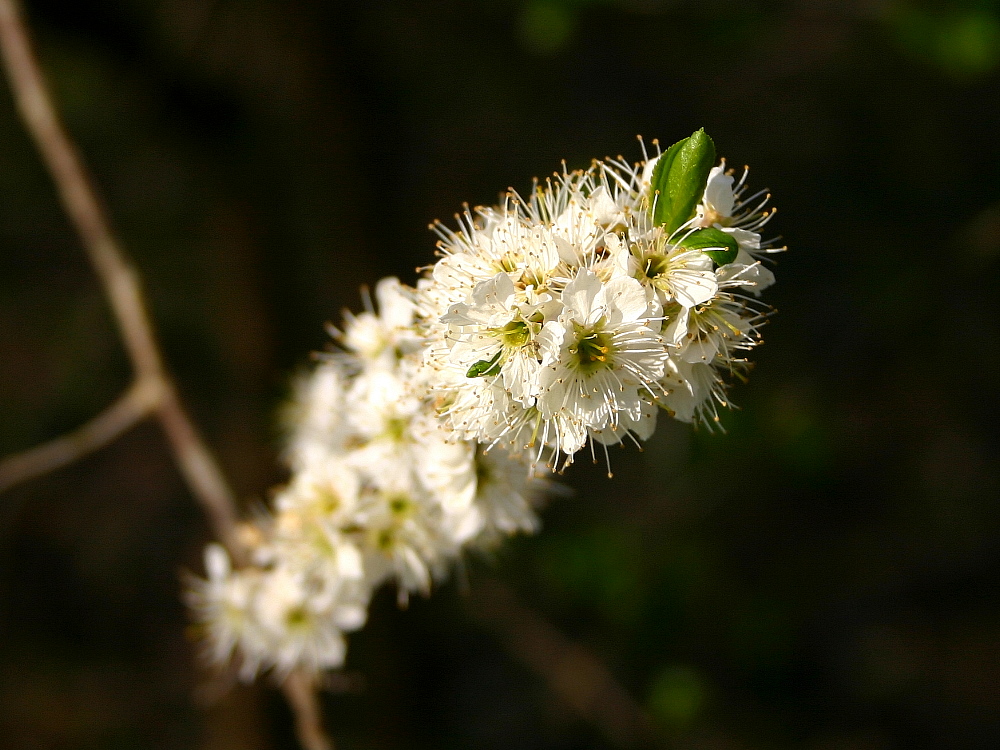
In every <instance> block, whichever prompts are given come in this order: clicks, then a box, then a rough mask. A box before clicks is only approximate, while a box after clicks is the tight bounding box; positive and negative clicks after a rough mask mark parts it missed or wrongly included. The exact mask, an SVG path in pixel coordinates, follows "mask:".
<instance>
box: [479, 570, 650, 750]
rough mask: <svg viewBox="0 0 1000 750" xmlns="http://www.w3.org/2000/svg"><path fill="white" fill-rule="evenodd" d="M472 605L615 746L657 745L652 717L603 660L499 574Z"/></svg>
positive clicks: (485, 583)
mask: <svg viewBox="0 0 1000 750" xmlns="http://www.w3.org/2000/svg"><path fill="white" fill-rule="evenodd" d="M470 604H471V606H472V613H473V614H474V615H475V616H476V617H477V619H479V620H480V621H481V622H482V623H484V624H485V625H486V626H487V627H488V628H489V629H491V630H492V631H493V632H494V633H495V634H496V635H497V636H499V637H500V638H501V639H502V640H503V642H504V643H505V645H506V646H507V648H508V649H509V650H510V652H511V653H512V654H514V656H516V657H517V658H518V659H520V660H521V662H523V663H524V665H525V666H527V667H528V668H529V669H531V670H532V671H533V672H535V673H536V674H538V675H539V676H540V677H542V679H544V680H545V682H546V684H547V685H548V687H549V689H550V690H552V692H553V693H554V694H555V695H556V696H557V697H558V698H559V699H560V700H561V701H562V702H563V703H564V704H565V705H566V706H567V707H569V708H570V709H571V710H572V711H573V712H574V713H576V714H577V715H578V716H579V717H580V718H582V719H584V720H585V721H588V722H590V723H592V724H594V725H596V726H597V728H598V729H599V730H601V733H602V734H603V735H604V736H605V737H606V738H607V739H608V740H610V741H611V742H612V743H613V744H614V745H616V746H617V747H625V748H647V747H655V746H657V745H658V744H659V743H658V742H657V737H656V733H655V730H654V729H653V725H652V722H651V721H650V719H649V716H648V715H647V714H646V712H645V711H644V710H643V708H642V706H640V705H639V704H638V703H637V702H636V701H635V700H634V699H633V698H632V697H631V696H630V695H629V694H628V692H627V691H626V690H625V689H624V688H623V687H622V686H621V684H619V682H618V681H617V680H616V679H615V677H614V675H612V674H611V672H610V670H609V669H608V668H607V667H606V666H605V665H604V663H603V662H602V661H601V660H600V659H599V658H598V657H597V656H596V655H595V654H593V653H592V652H591V651H589V650H588V649H587V648H585V647H584V646H583V645H582V644H580V643H576V642H574V641H572V640H570V639H569V638H567V637H566V636H565V635H563V634H562V633H560V632H559V630H557V629H556V628H555V627H553V626H552V624H550V623H549V622H548V621H547V620H545V619H544V618H543V617H541V616H540V615H539V614H538V613H537V612H535V611H533V610H532V609H530V608H529V607H527V606H525V605H524V604H523V603H521V601H520V600H519V599H518V598H517V595H516V594H515V593H514V592H513V591H512V590H511V589H510V587H509V586H507V585H506V584H504V583H503V582H501V581H499V580H497V579H495V578H484V579H483V580H479V581H477V582H476V585H475V586H474V587H473V593H472V597H471V601H470Z"/></svg>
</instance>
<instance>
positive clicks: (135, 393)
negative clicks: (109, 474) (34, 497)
mask: <svg viewBox="0 0 1000 750" xmlns="http://www.w3.org/2000/svg"><path fill="white" fill-rule="evenodd" d="M161 390H162V389H161V388H160V384H159V382H157V381H153V380H136V381H135V383H133V384H132V386H131V387H129V389H128V390H127V391H125V393H123V394H122V395H121V396H120V397H119V398H118V400H117V401H115V402H114V403H113V404H111V406H109V407H108V408H107V409H105V410H104V411H102V412H101V413H100V414H98V415H97V416H96V417H94V418H93V419H91V420H90V421H89V422H87V423H86V424H85V425H83V426H82V427H79V428H77V429H76V430H74V431H73V432H71V433H69V434H68V435H63V436H62V437H59V438H56V439H55V440H50V441H49V442H47V443H42V444H41V445H38V446H35V447H34V448H31V449H30V450H26V451H24V452H22V453H15V454H14V455H12V456H7V457H5V458H3V459H2V460H0V492H3V491H4V490H7V489H9V488H11V487H13V486H14V485H16V484H20V483H21V482H26V481H28V480H29V479H34V478H35V477H39V476H42V475H43V474H48V473H49V472H50V471H55V470H56V469H58V468H60V467H62V466H66V465H67V464H71V463H73V462H74V461H77V460H79V459H81V458H83V457H84V456H86V455H87V454H88V453H92V452H94V451H96V450H97V449H98V448H100V447H102V446H104V445H106V444H107V443H109V442H111V441H112V440H114V439H115V438H116V437H118V436H119V435H121V434H122V433H123V432H125V431H126V430H127V429H129V428H130V427H132V426H133V425H134V424H136V423H137V422H139V421H141V420H142V419H144V418H145V417H147V416H149V415H150V414H151V413H152V412H153V411H154V410H155V409H156V408H157V406H158V405H159V401H160V395H161Z"/></svg>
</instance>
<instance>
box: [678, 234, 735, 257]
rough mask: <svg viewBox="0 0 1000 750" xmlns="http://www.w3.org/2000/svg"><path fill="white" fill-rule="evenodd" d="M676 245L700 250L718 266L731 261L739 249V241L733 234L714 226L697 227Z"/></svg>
mask: <svg viewBox="0 0 1000 750" xmlns="http://www.w3.org/2000/svg"><path fill="white" fill-rule="evenodd" d="M677 245H678V246H679V247H686V248H689V249H691V250H701V251H702V252H703V253H705V255H707V256H708V257H709V258H711V259H712V260H714V261H715V263H716V265H720V266H724V265H726V264H727V263H732V262H733V261H734V260H736V256H737V254H738V253H739V251H740V243H739V242H737V241H736V238H735V237H733V235H731V234H728V233H726V232H723V231H722V230H721V229H716V228H715V227H707V228H705V229H697V230H695V231H694V232H691V233H689V234H688V235H686V236H685V237H684V238H683V239H681V241H680V242H678V243H677Z"/></svg>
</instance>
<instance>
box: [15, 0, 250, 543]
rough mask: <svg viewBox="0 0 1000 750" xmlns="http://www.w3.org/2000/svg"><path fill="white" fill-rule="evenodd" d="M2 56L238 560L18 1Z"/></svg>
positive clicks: (226, 496)
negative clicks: (50, 89)
mask: <svg viewBox="0 0 1000 750" xmlns="http://www.w3.org/2000/svg"><path fill="white" fill-rule="evenodd" d="M0 53H2V55H3V63H4V66H5V68H6V70H7V76H8V78H9V79H10V84H11V88H12V90H13V93H14V101H15V103H16V105H17V109H18V112H19V113H20V115H21V118H22V119H23V120H24V124H25V127H26V128H27V130H28V132H29V133H30V135H31V136H32V138H33V139H34V140H35V144H36V145H37V146H38V150H39V152H40V153H41V156H42V161H43V162H44V163H45V166H46V167H47V168H48V170H49V173H50V174H51V175H52V180H53V182H54V183H55V186H56V190H57V192H58V194H59V199H60V201H61V203H62V205H63V208H65V209H66V212H67V214H69V217H70V220H71V221H72V223H73V226H74V227H75V228H76V231H77V234H78V235H79V236H80V240H81V241H82V243H83V247H84V249H85V250H86V252H87V255H88V256H89V258H90V261H91V263H92V264H93V266H94V268H95V270H96V271H97V274H98V276H99V278H100V280H101V284H102V286H103V287H104V291H105V294H107V296H108V300H109V302H110V303H111V309H112V312H113V314H114V319H115V323H116V324H117V326H118V330H119V332H120V333H121V336H122V340H123V341H124V343H125V348H126V350H127V351H128V356H129V359H130V360H131V361H132V366H133V367H134V368H135V373H136V378H137V380H138V381H140V382H149V383H157V384H158V385H159V387H160V389H161V391H162V394H161V397H160V400H159V404H158V406H157V409H156V413H157V416H158V417H159V418H160V421H161V422H162V423H163V427H164V430H165V432H166V433H167V438H168V440H169V441H170V445H171V448H172V449H173V452H174V455H175V456H176V458H177V462H178V465H179V467H180V469H181V472H182V473H183V474H184V478H185V480H186V481H187V483H188V486H189V487H190V489H191V491H192V493H193V494H194V495H195V497H196V498H197V499H198V500H199V501H200V502H201V504H202V505H203V506H204V507H205V510H206V511H207V513H208V516H209V520H210V521H211V523H212V526H213V529H214V531H215V533H216V535H217V536H218V537H219V539H221V540H222V541H223V542H224V543H225V544H226V545H227V546H228V547H229V548H230V551H231V552H232V553H233V554H234V556H235V557H237V558H241V557H242V556H243V550H242V546H241V545H240V542H239V539H238V537H237V534H236V523H237V515H236V502H235V498H234V497H233V494H232V492H231V491H230V490H229V488H228V487H227V486H226V483H225V480H224V479H223V478H222V473H221V471H219V469H218V467H217V465H216V463H215V460H214V459H213V458H212V456H211V454H210V453H209V451H208V448H207V447H206V446H205V444H204V442H203V441H202V439H201V437H200V436H199V435H198V432H197V430H196V429H195V427H194V425H193V424H192V423H191V420H190V418H189V417H188V416H187V414H186V413H185V411H184V408H183V406H182V405H181V402H180V399H179V398H178V396H177V391H176V388H175V387H174V385H173V381H172V379H171V378H170V376H169V375H168V374H167V372H166V369H165V368H164V366H163V359H162V357H161V355H160V348H159V345H158V343H157V341H156V336H155V334H154V333H153V325H152V323H151V321H150V318H149V314H148V312H147V309H146V304H145V301H144V299H143V294H142V289H141V286H140V283H139V276H138V274H137V273H136V271H135V270H134V269H133V267H132V265H131V263H130V262H129V261H128V260H127V258H126V255H125V252H124V251H123V250H122V248H121V245H120V243H119V242H118V240H117V238H116V237H115V235H114V233H113V232H112V230H111V225H110V222H109V221H108V219H107V216H106V214H105V211H104V210H103V207H102V205H101V203H100V201H99V200H98V198H97V191H96V189H95V188H94V187H93V184H92V182H91V180H90V178H89V176H88V174H87V171H86V169H85V168H84V166H83V162H82V161H81V159H80V156H79V155H78V153H77V151H76V148H75V147H74V145H73V143H72V141H71V140H70V139H69V136H68V135H67V133H66V130H65V129H64V128H63V126H62V123H61V122H60V121H59V118H58V115H57V114H56V110H55V107H54V105H53V103H52V99H51V97H50V95H49V92H48V89H47V88H46V86H45V81H44V79H43V78H42V72H41V69H40V68H39V65H38V61H37V59H36V58H35V55H34V53H33V51H32V49H31V43H30V41H29V35H28V30H27V28H26V26H25V24H24V21H23V19H22V17H21V13H20V9H19V7H18V3H17V2H16V1H15V0H0Z"/></svg>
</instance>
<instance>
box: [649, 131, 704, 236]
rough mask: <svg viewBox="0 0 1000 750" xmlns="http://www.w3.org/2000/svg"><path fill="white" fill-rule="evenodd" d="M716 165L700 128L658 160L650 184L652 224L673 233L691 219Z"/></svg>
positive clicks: (665, 152)
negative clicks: (709, 174) (709, 175)
mask: <svg viewBox="0 0 1000 750" xmlns="http://www.w3.org/2000/svg"><path fill="white" fill-rule="evenodd" d="M714 165H715V143H714V142H713V141H712V139H711V138H710V137H709V136H708V134H707V133H706V132H705V129H704V128H702V129H700V130H698V131H696V132H694V133H692V134H691V135H690V136H689V137H687V138H685V139H683V140H681V141H678V142H677V143H675V144H674V145H673V146H671V147H670V148H668V149H667V150H666V151H664V152H663V155H662V156H660V158H659V160H658V161H657V162H656V166H655V167H654V168H653V176H652V179H651V180H650V183H651V185H650V189H651V190H652V193H651V196H650V197H651V199H652V201H653V223H654V224H656V225H657V226H663V227H664V228H665V229H666V230H667V232H668V233H673V232H674V231H676V230H677V228H678V227H680V226H681V225H682V224H684V222H686V221H687V220H688V219H690V218H691V217H692V216H694V210H695V207H696V206H697V205H698V201H700V200H701V197H702V195H703V194H704V193H705V184H706V183H707V182H708V173H709V171H711V169H712V167H713V166H714Z"/></svg>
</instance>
